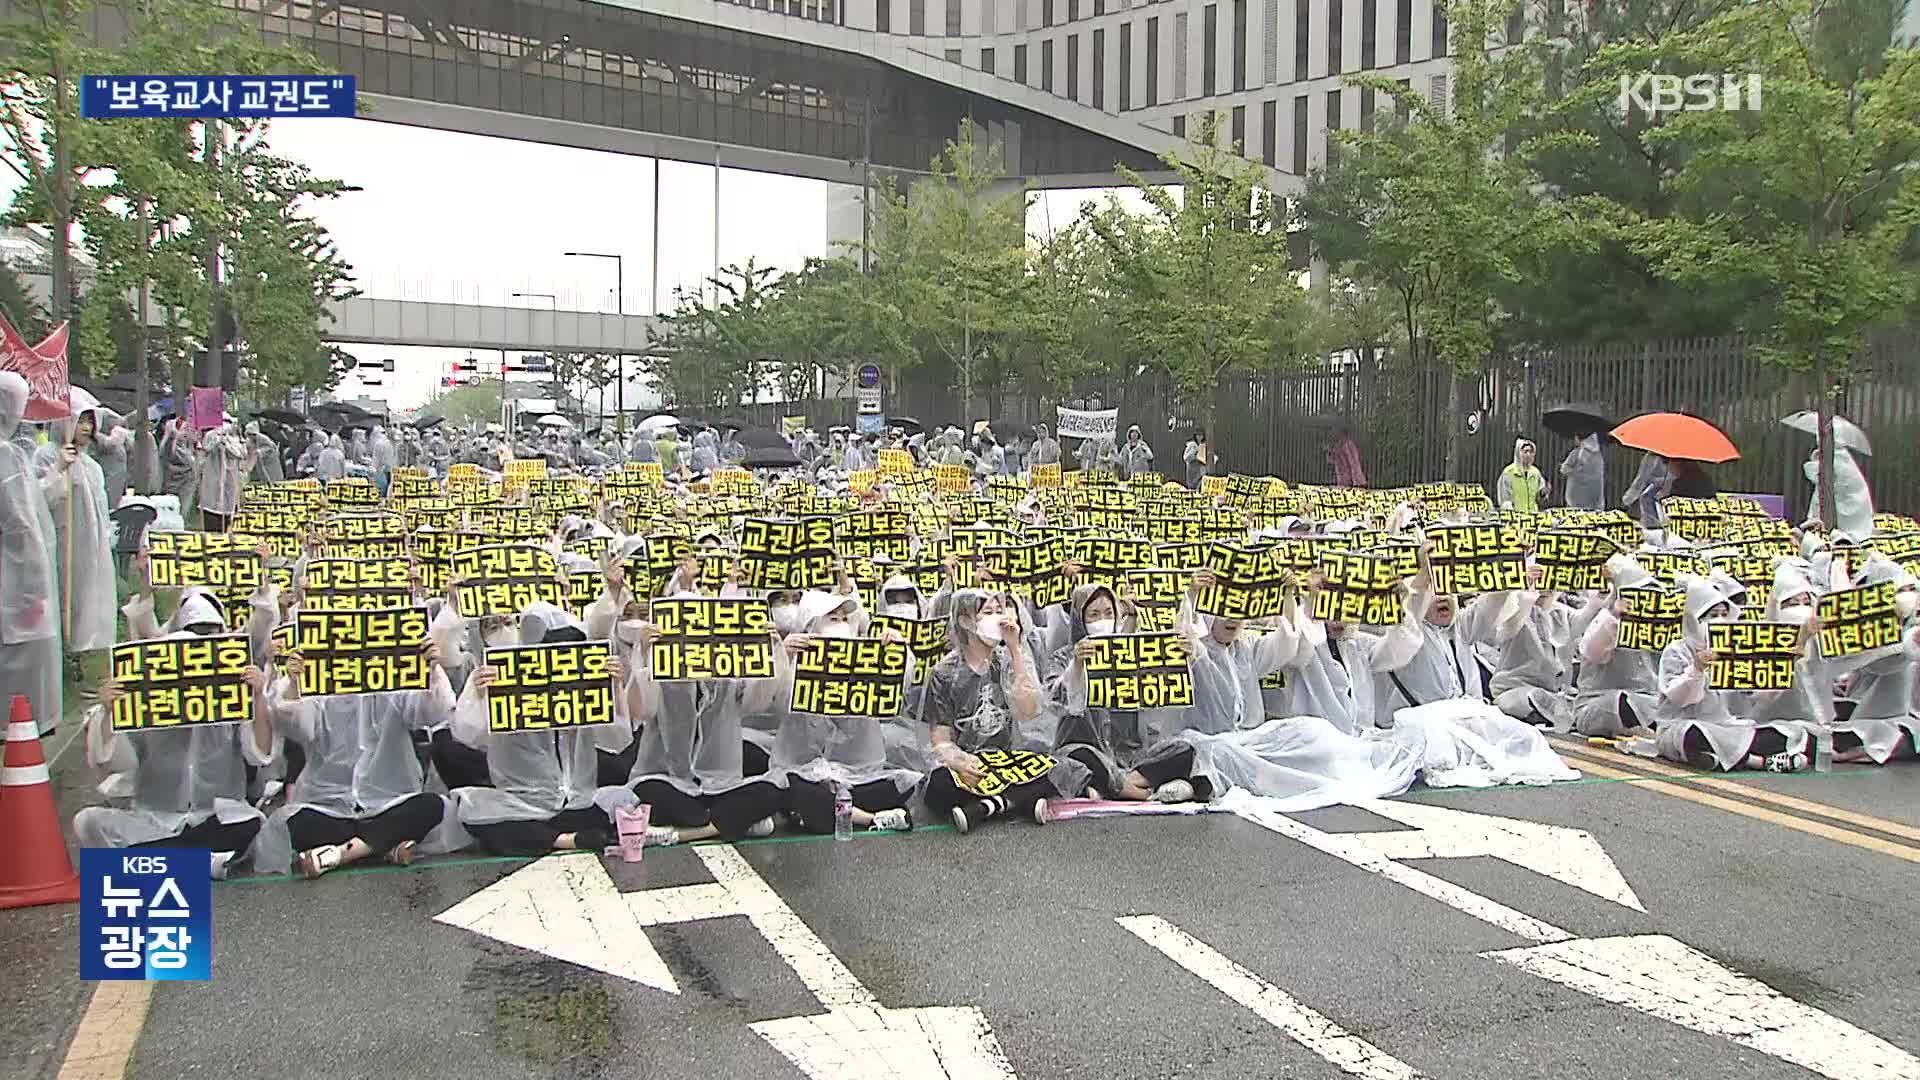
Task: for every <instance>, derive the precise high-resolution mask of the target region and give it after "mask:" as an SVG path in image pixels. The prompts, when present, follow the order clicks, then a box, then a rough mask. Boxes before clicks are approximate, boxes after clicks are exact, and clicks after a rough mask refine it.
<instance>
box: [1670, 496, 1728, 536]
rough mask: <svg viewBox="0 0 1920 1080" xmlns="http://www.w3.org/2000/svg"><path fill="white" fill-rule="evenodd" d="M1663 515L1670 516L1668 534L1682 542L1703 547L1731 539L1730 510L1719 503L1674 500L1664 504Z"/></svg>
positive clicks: (1697, 500)
mask: <svg viewBox="0 0 1920 1080" xmlns="http://www.w3.org/2000/svg"><path fill="white" fill-rule="evenodd" d="M1660 512H1661V513H1662V514H1664V515H1666V519H1667V531H1668V532H1670V533H1672V534H1673V535H1675V536H1678V537H1680V538H1681V539H1682V540H1688V541H1692V542H1694V543H1699V542H1700V541H1703V540H1720V539H1723V538H1725V536H1726V535H1727V521H1728V513H1727V507H1726V505H1725V504H1723V503H1721V502H1720V501H1719V500H1718V499H1684V498H1680V497H1678V496H1674V497H1670V498H1666V499H1662V500H1660Z"/></svg>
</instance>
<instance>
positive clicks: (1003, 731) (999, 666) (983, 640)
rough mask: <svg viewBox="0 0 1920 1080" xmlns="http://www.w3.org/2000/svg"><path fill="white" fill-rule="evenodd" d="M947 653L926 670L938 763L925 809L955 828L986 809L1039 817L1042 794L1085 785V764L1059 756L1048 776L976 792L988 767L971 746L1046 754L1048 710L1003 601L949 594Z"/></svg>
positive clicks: (923, 707) (924, 708)
mask: <svg viewBox="0 0 1920 1080" xmlns="http://www.w3.org/2000/svg"><path fill="white" fill-rule="evenodd" d="M949 617H950V619H951V622H950V624H949V627H948V631H947V635H948V640H949V641H950V642H951V643H952V651H951V652H949V653H947V655H946V656H945V657H943V658H942V659H941V660H940V662H939V663H937V664H935V665H934V667H933V670H932V671H931V672H929V673H928V674H927V687H926V692H925V694H924V695H922V697H921V699H920V702H921V704H920V716H921V719H922V720H923V721H924V722H925V723H926V724H927V726H928V728H929V736H930V738H931V741H932V743H933V757H934V760H935V761H936V762H938V765H937V766H936V767H935V768H934V769H933V771H932V772H930V773H928V774H927V788H926V796H925V797H926V803H927V809H929V810H931V811H933V812H934V813H936V814H944V815H946V816H947V817H948V818H949V820H951V821H952V822H953V827H954V828H955V829H956V830H958V831H960V832H963V833H964V832H967V831H969V830H971V829H972V828H973V827H974V826H975V825H977V824H979V823H980V822H982V821H985V820H986V819H988V818H992V817H1004V816H1012V817H1026V816H1029V815H1031V817H1032V818H1033V820H1034V821H1037V822H1042V823H1044V822H1045V821H1046V820H1047V819H1048V816H1049V813H1050V811H1049V808H1048V805H1047V800H1048V799H1050V798H1054V797H1059V796H1071V795H1075V794H1078V793H1079V792H1081V791H1083V790H1085V789H1086V783H1087V777H1088V772H1087V768H1086V766H1084V765H1082V764H1080V763H1079V762H1077V761H1074V760H1072V759H1071V758H1068V759H1064V760H1060V761H1056V763H1055V764H1054V767H1053V769H1052V770H1051V771H1050V772H1048V773H1047V774H1046V775H1044V776H1040V777H1037V778H1034V779H1030V780H1026V781H1023V782H1020V783H1015V784H1012V785H1010V786H1007V787H1006V788H1004V789H1003V790H1000V791H998V792H997V793H996V794H993V795H986V796H983V795H981V794H979V790H978V789H979V788H980V787H981V786H982V781H983V780H984V779H985V777H986V774H985V773H984V772H983V771H982V762H981V761H980V759H979V758H978V757H976V756H975V753H976V752H977V751H980V750H985V749H995V750H1025V751H1031V752H1034V753H1042V754H1044V753H1046V752H1048V751H1050V750H1051V749H1052V748H1053V744H1054V738H1053V737H1054V730H1053V729H1054V724H1053V722H1052V719H1051V717H1049V716H1048V715H1047V713H1046V709H1045V707H1044V702H1043V700H1042V694H1041V690H1040V684H1039V679H1038V675H1037V673H1036V671H1035V668H1034V662H1033V658H1032V657H1031V656H1030V655H1029V649H1028V647H1027V645H1026V643H1025V634H1024V632H1023V631H1022V629H1021V626H1020V622H1019V617H1018V615H1017V614H1013V613H1010V611H1009V608H1008V605H1007V604H1006V603H1005V601H1004V599H1003V598H1002V597H1000V596H998V595H996V594H992V593H987V592H983V591H981V590H978V589H962V590H960V591H958V592H955V593H954V594H953V597H952V601H951V603H950V604H949Z"/></svg>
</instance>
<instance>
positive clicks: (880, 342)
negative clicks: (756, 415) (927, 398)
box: [760, 258, 919, 401]
mask: <svg viewBox="0 0 1920 1080" xmlns="http://www.w3.org/2000/svg"><path fill="white" fill-rule="evenodd" d="M771 293H772V295H771V298H770V300H769V302H768V304H767V305H766V308H765V314H766V317H767V318H768V320H769V326H768V330H767V334H766V336H765V337H764V338H761V339H760V340H761V344H762V345H763V347H764V349H765V356H766V358H768V359H771V360H772V361H773V363H774V365H775V370H774V378H775V380H776V381H777V383H778V384H779V387H780V392H781V394H782V396H783V397H784V398H785V399H786V400H788V401H801V400H807V399H811V398H814V397H816V396H818V394H819V392H820V390H821V388H822V387H823V386H824V383H825V378H826V376H827V375H828V373H833V374H837V375H840V376H843V377H844V376H845V375H846V373H847V371H848V370H849V369H850V368H851V367H852V366H853V365H854V363H856V362H867V361H871V362H873V363H875V364H878V365H879V366H880V369H881V371H882V372H883V374H884V377H885V378H886V380H887V383H888V385H889V386H897V385H898V384H899V382H900V379H901V377H902V375H903V374H904V373H905V372H906V371H907V370H908V369H909V368H911V367H912V366H913V365H914V364H915V363H917V362H918V359H919V357H918V355H917V354H916V353H915V352H914V347H913V334H912V330H911V328H910V327H909V326H908V325H907V322H906V319H905V317H904V316H903V315H902V313H901V312H900V309H899V308H898V307H896V306H895V305H894V304H893V303H892V302H891V301H890V300H889V299H888V298H887V296H886V294H885V293H884V291H883V290H876V289H875V288H874V287H873V284H872V282H870V281H869V280H867V278H866V277H865V275H863V274H862V273H861V272H860V267H859V265H858V264H857V263H855V262H853V261H852V260H851V259H844V258H833V259H808V260H807V261H806V264H805V265H803V266H802V267H801V268H800V269H799V270H796V271H793V272H791V273H787V274H783V275H781V276H780V278H779V279H778V280H777V281H776V282H774V284H773V287H772V289H771Z"/></svg>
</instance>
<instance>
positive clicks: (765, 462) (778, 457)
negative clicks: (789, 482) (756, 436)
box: [740, 448, 800, 469]
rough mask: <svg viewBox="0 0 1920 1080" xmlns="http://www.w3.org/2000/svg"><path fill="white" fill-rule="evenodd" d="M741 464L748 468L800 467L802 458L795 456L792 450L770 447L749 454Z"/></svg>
mask: <svg viewBox="0 0 1920 1080" xmlns="http://www.w3.org/2000/svg"><path fill="white" fill-rule="evenodd" d="M740 465H741V466H742V467H743V468H748V469H795V468H799V466H800V459H799V458H797V457H794V456H793V451H791V450H784V449H779V450H776V449H773V448H768V449H764V450H755V451H753V452H752V453H750V454H748V455H747V456H746V458H745V459H743V460H742V461H741V462H740Z"/></svg>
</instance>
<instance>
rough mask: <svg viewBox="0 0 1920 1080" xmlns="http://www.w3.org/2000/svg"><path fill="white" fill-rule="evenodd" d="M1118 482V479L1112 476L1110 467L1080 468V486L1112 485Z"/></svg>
mask: <svg viewBox="0 0 1920 1080" xmlns="http://www.w3.org/2000/svg"><path fill="white" fill-rule="evenodd" d="M1119 483H1120V480H1119V478H1118V477H1116V476H1114V474H1113V470H1112V469H1082V470H1080V486H1081V487H1083V488H1091V487H1113V486H1115V485H1117V484H1119Z"/></svg>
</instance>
